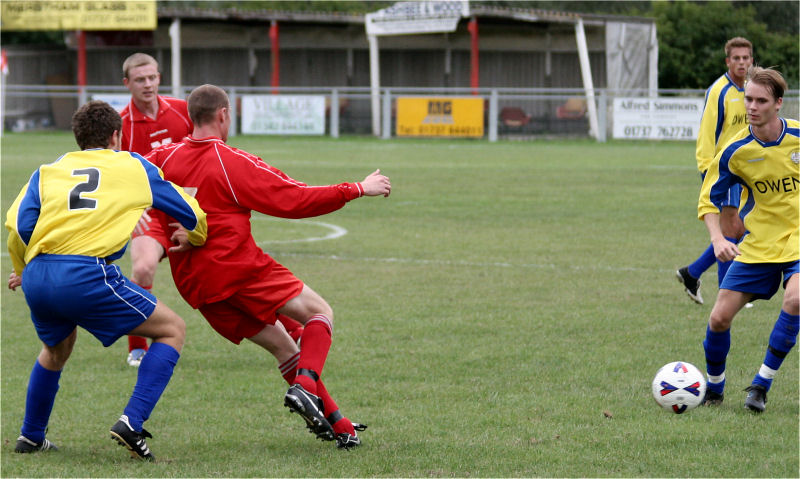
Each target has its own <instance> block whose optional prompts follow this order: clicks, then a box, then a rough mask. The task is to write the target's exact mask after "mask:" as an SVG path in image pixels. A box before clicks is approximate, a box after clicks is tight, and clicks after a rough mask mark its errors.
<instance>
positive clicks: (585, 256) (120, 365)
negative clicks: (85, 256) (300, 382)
mask: <svg viewBox="0 0 800 479" xmlns="http://www.w3.org/2000/svg"><path fill="white" fill-rule="evenodd" d="M231 143H232V144H233V145H235V146H239V147H242V148H244V149H246V150H248V151H251V152H253V153H256V154H258V155H260V156H262V157H263V158H265V159H266V161H267V162H269V163H271V164H273V165H275V166H277V167H279V168H281V169H283V170H284V171H285V172H286V173H288V174H289V175H290V176H292V177H294V178H297V179H300V180H303V181H305V182H307V183H310V184H327V183H339V182H342V181H353V180H360V179H362V178H363V177H364V176H366V174H368V173H369V172H371V171H372V170H373V169H375V168H377V167H380V168H381V170H382V171H383V172H384V173H386V174H388V175H389V176H390V177H391V179H392V183H393V191H392V195H391V197H389V198H386V199H384V198H367V199H360V200H357V201H354V202H352V203H350V204H349V205H348V206H347V207H345V208H344V209H342V210H340V211H338V212H335V213H333V214H330V215H328V216H325V217H323V218H317V219H314V220H313V221H299V222H297V221H295V222H291V221H286V220H270V219H268V218H266V217H263V216H257V217H256V219H254V220H253V222H252V224H253V230H254V234H255V236H256V238H257V239H258V240H259V241H260V244H261V245H262V247H263V248H264V249H265V250H266V251H269V252H270V253H271V254H273V255H274V257H275V258H276V259H277V260H278V261H280V262H281V263H283V264H285V265H286V266H288V267H289V268H290V269H292V270H293V271H294V272H295V273H296V274H297V275H298V276H299V277H300V278H301V279H303V280H305V281H306V282H307V283H308V284H309V285H310V286H312V287H313V288H314V289H315V290H317V291H318V292H320V293H321V294H322V295H323V296H324V297H325V298H326V299H328V301H329V302H330V303H331V305H332V306H333V308H334V311H335V312H336V328H335V334H334V342H333V348H332V350H331V354H330V356H329V359H328V362H327V364H326V368H325V373H324V377H325V378H326V384H327V385H328V388H329V390H330V391H331V393H332V394H333V396H334V397H335V398H336V399H337V401H338V402H339V404H340V406H341V407H342V411H343V412H344V413H345V414H346V415H348V416H349V417H350V418H352V419H353V420H356V421H359V422H365V423H367V424H369V429H368V430H367V431H365V432H364V433H362V437H363V440H364V446H363V447H361V448H360V449H358V450H354V451H351V452H343V451H338V450H336V449H335V447H334V446H333V444H331V443H322V442H319V441H315V440H314V439H313V438H312V436H311V435H310V434H307V433H306V432H305V428H304V427H303V424H302V421H301V420H300V419H299V418H298V417H296V416H293V415H290V414H289V413H288V412H287V410H286V409H285V408H284V407H283V406H282V398H283V394H284V393H285V391H286V384H285V383H284V382H283V381H282V379H281V378H280V376H279V375H278V374H277V370H276V367H275V366H276V364H275V361H274V360H273V359H272V358H271V357H270V356H268V354H266V353H265V352H264V351H262V350H260V349H259V348H257V347H256V346H254V345H252V344H242V345H241V346H239V347H236V346H234V345H232V344H230V343H228V342H227V341H226V340H224V339H223V338H222V337H220V336H218V335H217V334H216V333H215V332H214V331H213V330H212V329H211V328H210V327H209V326H208V325H207V324H206V322H205V321H204V320H203V318H202V317H201V316H200V315H199V313H197V312H196V311H194V310H192V309H191V308H189V307H188V306H187V305H186V304H185V303H183V302H182V300H181V299H180V297H179V296H178V295H177V293H176V291H175V289H174V286H173V285H172V283H171V280H170V277H169V268H168V266H167V265H162V266H161V267H160V269H159V273H158V275H157V278H156V282H157V284H156V288H155V292H156V294H157V295H158V296H159V298H160V299H162V300H164V301H165V302H166V303H167V304H169V305H171V306H172V307H173V308H174V309H175V310H176V311H178V312H179V314H181V315H182V316H183V317H184V318H185V320H186V323H187V327H188V336H187V343H186V346H185V348H184V351H183V355H182V357H181V360H180V362H179V363H178V367H177V368H176V371H175V375H174V376H173V379H172V382H171V383H170V385H169V387H168V388H167V390H166V392H165V394H164V396H163V398H162V400H161V401H160V402H159V404H158V406H157V407H156V409H155V411H154V413H153V415H152V418H151V419H150V420H149V421H148V422H147V424H146V427H147V428H148V429H149V430H150V431H151V432H152V433H153V434H154V436H155V437H154V438H153V439H151V440H149V441H148V442H149V444H150V447H151V448H152V449H153V451H154V453H155V454H156V456H157V457H158V458H159V461H158V462H157V463H155V464H149V463H147V464H146V463H140V462H136V461H132V460H130V459H129V457H128V455H127V454H126V453H125V451H124V450H122V449H121V448H120V447H119V446H117V445H116V444H115V443H114V442H113V441H111V440H110V439H109V437H108V432H107V431H108V428H109V427H110V426H111V425H112V424H113V423H114V421H116V419H117V417H118V416H119V414H120V413H121V411H122V408H123V407H124V406H125V403H126V402H127V398H128V396H129V394H130V391H131V389H132V387H133V384H134V381H135V371H134V370H133V369H132V368H130V367H129V366H127V365H126V364H125V360H124V359H125V355H126V353H127V349H126V347H127V346H126V345H125V344H123V343H124V341H121V342H118V343H117V344H115V345H113V346H111V347H110V348H108V350H105V349H104V348H103V347H102V346H101V345H100V343H99V342H98V341H96V340H95V339H94V338H92V337H91V335H89V334H87V333H86V332H84V331H81V333H79V334H78V344H77V345H76V349H75V352H74V354H73V357H72V359H71V360H70V362H69V364H68V365H67V367H66V368H65V370H64V373H63V375H62V378H61V389H60V392H59V394H58V398H57V400H56V405H55V408H54V411H53V415H52V418H51V421H50V431H49V434H48V437H49V438H50V439H51V440H53V441H54V442H56V443H57V444H58V445H59V446H60V448H61V450H60V451H59V452H58V453H52V454H41V455H30V456H29V455H24V456H23V455H16V454H14V453H13V447H14V442H15V440H16V437H17V435H18V434H19V427H20V425H21V421H22V417H23V414H24V400H25V390H26V385H27V380H28V375H29V373H30V369H31V366H32V365H33V362H34V359H35V357H36V355H37V354H38V351H39V349H40V343H39V342H38V340H37V338H36V336H35V333H34V330H33V327H32V325H31V323H30V320H29V319H28V312H27V307H26V305H25V301H24V298H23V295H22V293H21V292H20V291H17V292H16V293H13V292H10V291H9V290H7V289H5V288H3V293H2V353H0V354H1V355H2V371H1V372H2V404H1V405H2V439H3V446H2V452H1V453H0V461H1V462H2V470H0V475H2V476H3V477H15V476H26V477H56V476H58V477H78V476H80V477H88V476H94V477H265V476H270V477H273V476H280V477H298V476H301V477H365V476H383V477H386V476H393V477H451V476H457V477H475V476H480V477H512V476H513V477H517V476H540V477H541V476H544V477H797V476H798V470H799V469H798V468H799V465H798V451H799V450H800V444H798V397H800V393H799V392H798V356H797V353H796V352H794V351H793V352H792V353H791V354H790V355H789V356H788V357H787V359H786V361H785V363H784V366H783V368H782V369H781V371H780V373H779V374H778V376H777V378H776V380H775V383H774V386H773V388H772V390H771V392H770V395H769V403H768V404H767V411H766V412H765V413H764V414H762V415H759V416H756V415H753V414H751V413H748V412H747V411H746V410H744V408H743V400H744V395H745V393H744V392H742V389H743V388H745V387H746V386H747V385H749V383H750V380H751V379H752V376H753V374H755V372H756V371H757V369H758V367H759V365H760V364H761V361H762V359H763V355H764V349H765V347H766V342H767V338H768V336H769V333H770V331H771V328H772V324H773V323H774V321H775V319H776V318H777V314H778V311H779V309H780V297H781V296H782V293H781V294H779V295H778V296H777V297H776V298H773V299H772V300H771V301H768V302H767V301H759V302H757V303H756V305H755V307H754V308H752V309H749V310H744V311H742V313H741V314H740V316H739V317H738V318H737V320H736V321H735V322H734V327H733V345H732V349H731V353H730V356H729V360H728V370H727V375H728V389H727V391H726V400H725V403H724V405H722V406H721V407H719V408H700V409H696V410H693V411H691V412H690V413H688V414H684V415H680V416H678V415H673V414H669V413H667V412H666V411H663V410H660V409H659V408H658V407H657V406H656V405H655V403H654V402H653V400H652V397H651V393H650V382H651V380H652V377H653V375H654V374H655V372H656V370H657V369H658V368H659V367H660V366H662V365H663V364H665V363H667V362H670V361H674V360H684V361H689V362H691V363H694V364H695V365H697V366H698V367H700V368H701V369H703V368H704V359H703V349H702V344H701V343H702V340H703V337H704V334H705V324H706V320H707V318H708V314H709V312H710V308H711V304H712V303H713V300H714V298H715V297H716V270H715V268H712V270H711V271H709V272H708V273H707V274H706V275H705V276H704V281H705V282H704V284H703V289H702V291H703V295H704V297H705V298H706V305H704V306H698V305H696V304H694V303H692V302H691V301H690V300H689V298H688V297H686V295H685V294H684V293H683V292H682V290H681V288H680V286H679V284H678V283H677V282H676V281H675V273H674V271H675V269H676V268H677V267H679V266H682V265H683V264H685V263H688V262H689V261H690V260H693V259H694V257H695V256H696V255H697V254H699V252H700V251H701V249H702V248H704V247H705V246H706V245H707V242H708V237H707V234H706V233H705V228H704V227H703V225H702V223H700V222H699V221H697V220H695V219H694V216H695V205H696V195H697V192H698V188H699V181H698V180H699V177H698V174H697V172H696V170H695V168H694V160H693V154H694V145H693V144H691V143H638V142H634V143H621V142H611V143H608V144H597V143H594V142H589V141H558V142H556V141H554V142H545V141H536V142H501V143H496V144H489V143H486V142H483V141H435V140H404V141H401V140H384V141H382V140H377V139H367V138H357V139H353V138H344V139H340V140H338V141H336V140H332V139H328V138H310V139H309V138H264V137H236V138H233V139H232V141H231ZM71 149H74V143H73V140H72V138H71V136H70V135H68V134H66V133H49V134H44V133H39V134H6V135H5V136H4V137H3V138H2V208H3V212H5V211H6V210H7V208H8V207H9V206H10V203H11V201H12V200H13V198H14V197H15V196H16V194H17V192H18V191H19V189H20V188H21V186H22V185H23V184H24V182H25V181H26V180H27V178H28V176H29V175H30V173H31V172H32V171H33V170H34V169H35V168H36V167H37V166H38V165H39V164H41V163H45V162H50V161H53V160H55V159H56V158H57V157H58V156H59V155H60V154H61V153H63V152H65V151H68V150H71ZM333 227H338V228H343V229H344V230H346V233H347V234H345V235H343V236H340V237H337V238H334V239H327V240H322V241H301V240H303V239H308V238H314V237H324V236H326V235H329V234H331V232H332V231H341V230H335V229H334V228H333ZM2 236H3V247H2V251H5V235H2ZM121 264H122V268H123V270H124V271H126V272H129V270H130V263H129V258H128V257H127V256H126V257H125V258H124V259H123V260H121ZM9 271H10V261H9V258H8V255H7V254H5V253H4V254H3V256H2V274H3V278H6V277H7V276H8V273H9ZM607 416H610V417H607Z"/></svg>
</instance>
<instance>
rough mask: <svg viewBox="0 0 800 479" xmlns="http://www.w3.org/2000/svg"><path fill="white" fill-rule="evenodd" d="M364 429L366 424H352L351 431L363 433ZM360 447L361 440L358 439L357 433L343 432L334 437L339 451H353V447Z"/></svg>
mask: <svg viewBox="0 0 800 479" xmlns="http://www.w3.org/2000/svg"><path fill="white" fill-rule="evenodd" d="M366 428H367V425H366V424H359V423H357V422H354V423H353V429H355V430H356V431H363V430H364V429H366ZM360 445H361V438H359V437H358V433H355V434H349V433H346V432H343V433H340V434H337V435H336V447H337V448H339V449H353V448H354V447H358V446H360Z"/></svg>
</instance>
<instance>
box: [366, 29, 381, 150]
mask: <svg viewBox="0 0 800 479" xmlns="http://www.w3.org/2000/svg"><path fill="white" fill-rule="evenodd" d="M367 41H368V42H369V85H370V95H371V100H372V134H373V135H374V136H380V134H381V78H380V60H379V58H378V37H377V36H376V35H367Z"/></svg>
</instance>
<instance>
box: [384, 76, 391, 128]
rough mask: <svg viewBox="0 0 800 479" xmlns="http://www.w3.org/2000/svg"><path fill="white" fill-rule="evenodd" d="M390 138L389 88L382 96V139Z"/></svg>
mask: <svg viewBox="0 0 800 479" xmlns="http://www.w3.org/2000/svg"><path fill="white" fill-rule="evenodd" d="M391 137H392V90H390V89H389V88H387V89H386V91H385V92H384V94H383V139H384V140H388V139H390V138H391Z"/></svg>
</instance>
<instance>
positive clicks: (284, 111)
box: [242, 95, 325, 135]
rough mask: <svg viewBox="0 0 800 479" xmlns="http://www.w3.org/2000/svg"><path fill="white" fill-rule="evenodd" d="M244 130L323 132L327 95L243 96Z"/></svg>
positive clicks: (293, 133) (310, 133)
mask: <svg viewBox="0 0 800 479" xmlns="http://www.w3.org/2000/svg"><path fill="white" fill-rule="evenodd" d="M242 133H245V134H265V135H324V134H325V95H242Z"/></svg>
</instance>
